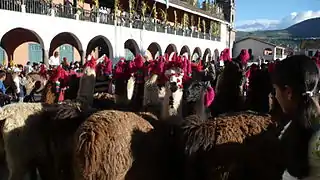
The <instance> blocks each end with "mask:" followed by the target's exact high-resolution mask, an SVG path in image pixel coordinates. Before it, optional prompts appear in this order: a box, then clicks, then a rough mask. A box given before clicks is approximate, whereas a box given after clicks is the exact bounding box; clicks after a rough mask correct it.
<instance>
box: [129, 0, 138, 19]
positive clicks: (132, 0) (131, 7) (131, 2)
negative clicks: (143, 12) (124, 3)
mask: <svg viewBox="0 0 320 180" xmlns="http://www.w3.org/2000/svg"><path fill="white" fill-rule="evenodd" d="M135 4H136V2H135V0H129V18H130V21H132V18H133V14H134V13H135V10H134V7H135Z"/></svg>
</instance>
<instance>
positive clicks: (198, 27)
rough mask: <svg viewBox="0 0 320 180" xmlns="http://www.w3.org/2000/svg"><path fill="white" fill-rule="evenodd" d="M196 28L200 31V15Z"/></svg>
mask: <svg viewBox="0 0 320 180" xmlns="http://www.w3.org/2000/svg"><path fill="white" fill-rule="evenodd" d="M197 29H198V32H201V19H200V17H198V25H197Z"/></svg>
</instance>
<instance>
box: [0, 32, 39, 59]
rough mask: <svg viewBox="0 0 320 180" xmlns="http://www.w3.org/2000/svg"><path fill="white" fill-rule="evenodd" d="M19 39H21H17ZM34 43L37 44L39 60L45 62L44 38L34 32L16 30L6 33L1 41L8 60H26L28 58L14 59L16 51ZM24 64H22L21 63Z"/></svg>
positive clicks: (0, 44)
mask: <svg viewBox="0 0 320 180" xmlns="http://www.w3.org/2000/svg"><path fill="white" fill-rule="evenodd" d="M17 37H19V38H17ZM28 42H32V43H33V44H37V50H38V54H37V55H38V56H39V57H38V60H39V61H41V62H43V60H44V55H45V53H44V49H45V48H44V43H43V40H42V38H41V37H40V36H39V35H38V34H37V33H36V32H35V31H33V30H30V29H26V28H21V27H18V28H14V29H11V30H9V31H8V32H6V33H5V34H4V35H3V36H2V38H1V41H0V46H1V47H2V48H3V49H4V50H5V52H6V53H7V56H8V60H9V61H10V60H14V59H18V60H19V59H26V57H17V58H14V52H15V50H16V49H17V48H18V47H19V46H21V45H22V44H24V43H28ZM19 63H22V62H19Z"/></svg>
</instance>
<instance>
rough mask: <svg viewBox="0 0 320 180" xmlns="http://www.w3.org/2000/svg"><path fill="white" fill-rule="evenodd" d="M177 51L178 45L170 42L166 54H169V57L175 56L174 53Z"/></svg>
mask: <svg viewBox="0 0 320 180" xmlns="http://www.w3.org/2000/svg"><path fill="white" fill-rule="evenodd" d="M175 53H177V47H176V45H174V44H169V45H168V46H167V48H166V50H165V54H168V55H169V59H171V58H172V57H173V55H174V54H175Z"/></svg>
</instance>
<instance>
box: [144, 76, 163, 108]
mask: <svg viewBox="0 0 320 180" xmlns="http://www.w3.org/2000/svg"><path fill="white" fill-rule="evenodd" d="M157 79H158V75H156V74H153V75H152V76H151V77H150V78H149V79H148V80H147V81H146V83H145V84H144V96H143V106H144V107H145V106H153V105H158V104H159V102H160V97H159V96H160V94H159V91H160V90H159V88H158V85H157Z"/></svg>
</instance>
